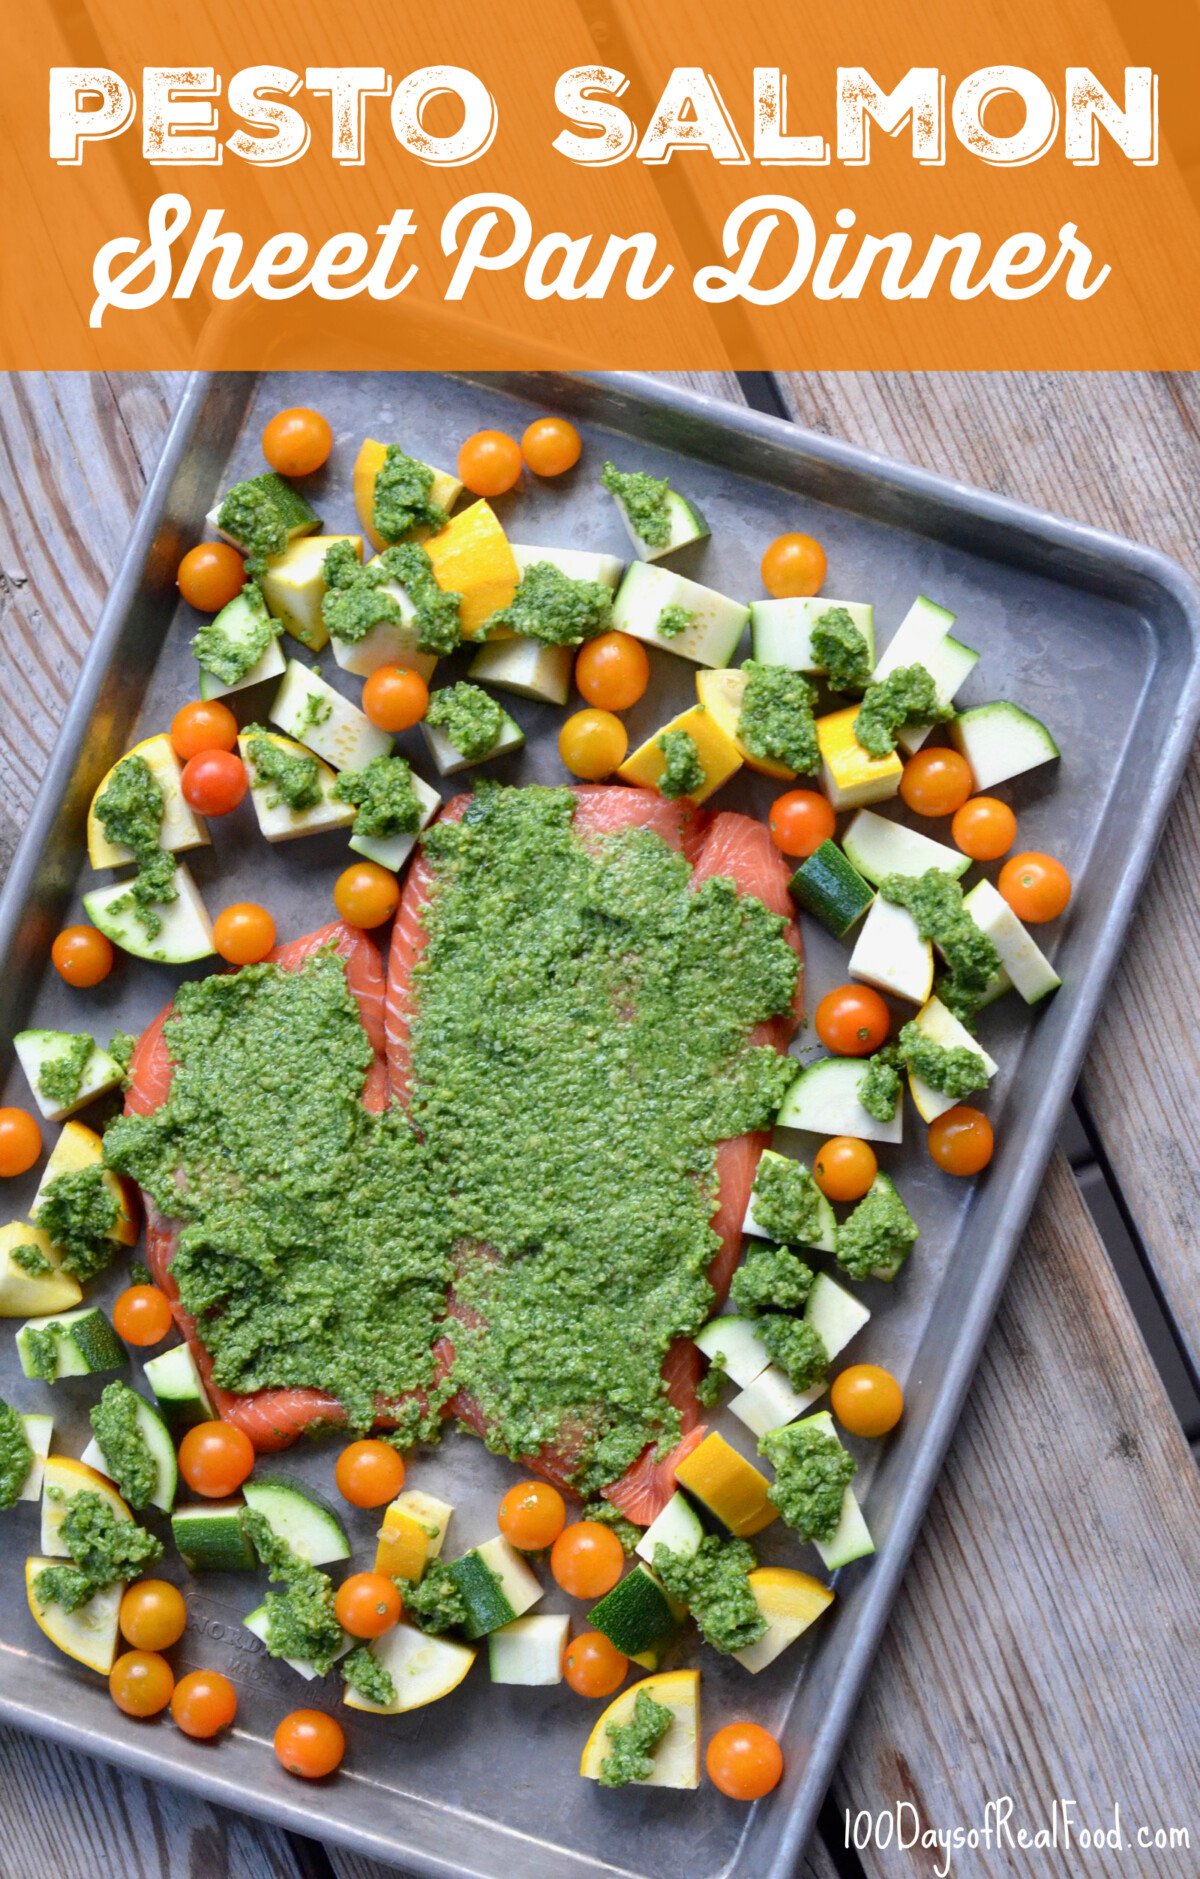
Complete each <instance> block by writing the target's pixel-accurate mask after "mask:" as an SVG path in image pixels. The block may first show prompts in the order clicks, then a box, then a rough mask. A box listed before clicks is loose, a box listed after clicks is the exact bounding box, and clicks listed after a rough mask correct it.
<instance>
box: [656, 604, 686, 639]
mask: <svg viewBox="0 0 1200 1879" xmlns="http://www.w3.org/2000/svg"><path fill="white" fill-rule="evenodd" d="M695 620H696V615H695V614H694V612H693V611H692V609H691V608H690V607H681V606H680V605H679V603H678V601H676V602H675V604H674V605H673V606H670V607H664V608H663V610H662V612H661V613H660V614H659V616H658V618H657V620H656V621H655V622H654V631H655V632H656V633H657V634H658V636H659V638H660V639H678V637H679V635H680V634H681V633H686V632H687V630H688V627H689V626H692V625H694V624H695Z"/></svg>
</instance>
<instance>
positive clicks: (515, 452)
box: [458, 431, 521, 496]
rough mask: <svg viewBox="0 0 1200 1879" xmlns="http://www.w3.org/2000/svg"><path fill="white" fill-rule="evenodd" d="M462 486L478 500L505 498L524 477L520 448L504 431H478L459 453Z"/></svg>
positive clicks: (459, 471)
mask: <svg viewBox="0 0 1200 1879" xmlns="http://www.w3.org/2000/svg"><path fill="white" fill-rule="evenodd" d="M458 474H459V479H460V481H461V482H464V483H465V484H466V486H467V488H468V489H469V490H470V491H471V492H472V494H473V495H476V496H503V494H504V492H505V490H508V489H511V488H512V487H513V484H514V483H515V482H516V481H517V479H518V478H519V477H520V474H521V446H520V445H519V444H518V442H517V440H516V438H515V437H509V436H508V434H507V432H505V431H476V433H475V435H474V436H473V437H468V439H467V441H466V443H465V444H464V445H463V446H462V448H461V449H460V451H459V453H458Z"/></svg>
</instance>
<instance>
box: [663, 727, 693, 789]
mask: <svg viewBox="0 0 1200 1879" xmlns="http://www.w3.org/2000/svg"><path fill="white" fill-rule="evenodd" d="M656 742H657V744H658V748H659V749H660V750H661V751H662V754H663V756H664V758H665V759H666V763H665V765H664V768H663V773H662V775H661V776H660V777H659V779H658V790H659V794H660V795H662V796H668V797H670V798H671V800H672V801H674V800H675V799H676V798H677V797H679V796H691V795H694V794H695V792H696V791H697V790H698V789H702V788H703V787H704V765H703V764H702V763H701V761H700V752H699V750H698V749H697V747H696V740H695V738H694V737H693V736H692V735H691V733H690V731H664V732H663V734H662V736H661V737H660V738H658V739H657V740H656Z"/></svg>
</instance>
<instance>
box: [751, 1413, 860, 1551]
mask: <svg viewBox="0 0 1200 1879" xmlns="http://www.w3.org/2000/svg"><path fill="white" fill-rule="evenodd" d="M758 1452H759V1454H760V1455H765V1456H766V1458H767V1460H768V1461H769V1462H770V1464H771V1466H772V1468H774V1470H775V1479H774V1481H773V1482H772V1483H771V1490H770V1498H771V1500H772V1501H773V1502H774V1503H775V1506H776V1507H778V1509H779V1511H780V1513H781V1514H782V1515H783V1518H784V1519H785V1520H786V1521H787V1523H788V1526H789V1527H794V1528H795V1530H796V1532H797V1533H798V1534H799V1536H800V1538H801V1539H802V1540H831V1539H832V1538H833V1536H834V1533H835V1532H836V1531H837V1525H838V1521H839V1520H840V1519H841V1517H842V1502H843V1500H844V1499H845V1495H846V1489H847V1488H848V1487H849V1485H850V1482H851V1480H852V1479H853V1476H854V1457H853V1455H851V1454H850V1452H849V1450H848V1449H845V1448H843V1447H842V1445H841V1443H840V1442H839V1441H838V1440H837V1438H836V1436H832V1435H826V1434H825V1433H824V1431H823V1430H821V1429H814V1428H813V1426H812V1424H811V1423H806V1422H792V1423H789V1424H788V1425H787V1427H786V1428H783V1429H771V1430H769V1431H768V1433H767V1434H766V1435H764V1436H763V1438H762V1440H761V1441H760V1442H759V1445H758Z"/></svg>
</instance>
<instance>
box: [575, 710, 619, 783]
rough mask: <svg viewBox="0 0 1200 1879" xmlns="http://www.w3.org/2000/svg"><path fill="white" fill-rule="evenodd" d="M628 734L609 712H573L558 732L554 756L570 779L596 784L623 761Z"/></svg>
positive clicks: (617, 719) (609, 774) (610, 773)
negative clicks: (567, 772) (556, 748)
mask: <svg viewBox="0 0 1200 1879" xmlns="http://www.w3.org/2000/svg"><path fill="white" fill-rule="evenodd" d="M628 749H629V733H628V732H627V731H626V729H625V726H624V725H623V724H622V723H621V720H620V718H614V716H613V714H612V712H611V711H576V712H575V714H574V715H573V716H572V717H569V718H568V719H567V721H566V723H565V724H564V725H563V727H562V730H561V731H560V732H559V733H558V754H559V756H560V757H561V758H562V760H563V762H564V763H565V764H566V766H567V769H568V770H569V771H570V772H571V775H572V776H581V777H582V778H583V779H584V781H585V782H587V783H598V782H599V781H600V779H601V777H605V776H611V775H612V773H613V771H614V770H615V769H616V768H617V766H618V765H619V764H622V763H624V761H625V752H626V751H627V750H628Z"/></svg>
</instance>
